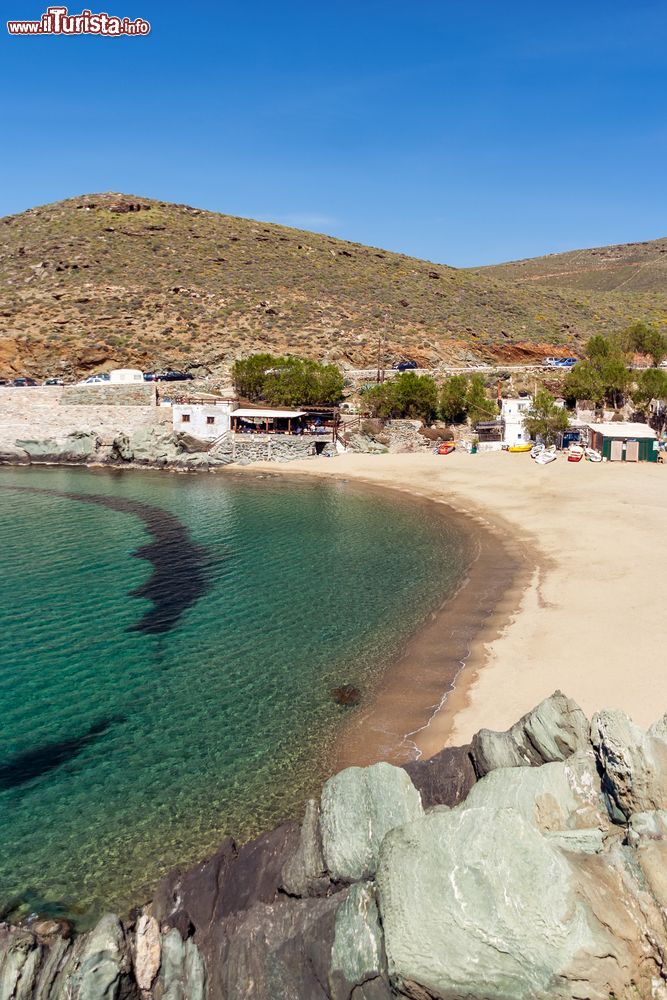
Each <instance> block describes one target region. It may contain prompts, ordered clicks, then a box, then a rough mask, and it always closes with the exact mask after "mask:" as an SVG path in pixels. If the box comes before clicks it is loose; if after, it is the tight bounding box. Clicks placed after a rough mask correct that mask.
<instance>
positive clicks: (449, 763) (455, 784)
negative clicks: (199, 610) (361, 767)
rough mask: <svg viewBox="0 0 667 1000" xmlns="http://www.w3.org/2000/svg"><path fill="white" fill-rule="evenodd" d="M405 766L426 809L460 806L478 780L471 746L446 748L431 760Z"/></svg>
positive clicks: (417, 761)
mask: <svg viewBox="0 0 667 1000" xmlns="http://www.w3.org/2000/svg"><path fill="white" fill-rule="evenodd" d="M403 767H404V768H405V770H406V771H407V772H408V774H409V775H410V778H411V779H412V783H413V785H414V786H415V788H416V789H417V791H418V792H419V793H420V795H421V798H422V805H423V806H424V809H428V808H430V807H431V806H434V805H447V806H456V805H458V804H459V802H462V801H463V799H465V797H466V795H467V794H468V792H469V791H470V789H471V788H472V786H473V785H474V784H475V782H476V781H477V775H476V774H475V768H474V767H473V765H472V758H471V756H470V744H469V743H468V744H466V746H462V747H445V749H444V750H441V751H440V753H437V754H436V755H435V756H434V757H430V758H429V759H427V760H413V761H411V762H410V763H409V764H404V765H403Z"/></svg>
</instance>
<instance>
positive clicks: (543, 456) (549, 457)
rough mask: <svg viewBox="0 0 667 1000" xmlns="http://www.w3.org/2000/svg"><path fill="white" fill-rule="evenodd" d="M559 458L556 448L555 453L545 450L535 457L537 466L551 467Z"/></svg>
mask: <svg viewBox="0 0 667 1000" xmlns="http://www.w3.org/2000/svg"><path fill="white" fill-rule="evenodd" d="M557 458H558V455H557V454H556V449H555V448H554V449H553V451H551V449H550V448H545V450H544V451H541V452H540V453H539V455H536V456H535V465H549V464H550V463H551V462H555V461H556V459H557Z"/></svg>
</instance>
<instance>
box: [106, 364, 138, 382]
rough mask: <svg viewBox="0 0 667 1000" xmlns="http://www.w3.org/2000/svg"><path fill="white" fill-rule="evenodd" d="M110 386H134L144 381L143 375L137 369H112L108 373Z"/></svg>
mask: <svg viewBox="0 0 667 1000" xmlns="http://www.w3.org/2000/svg"><path fill="white" fill-rule="evenodd" d="M109 381H110V382H111V383H112V385H134V384H135V383H137V384H139V383H142V384H143V381H144V373H143V372H142V371H140V370H139V369H138V368H114V369H113V371H111V372H109Z"/></svg>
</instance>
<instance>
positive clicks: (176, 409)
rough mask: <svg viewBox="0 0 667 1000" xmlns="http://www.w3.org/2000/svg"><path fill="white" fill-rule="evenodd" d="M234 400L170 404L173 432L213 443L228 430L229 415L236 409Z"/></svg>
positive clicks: (229, 423)
mask: <svg viewBox="0 0 667 1000" xmlns="http://www.w3.org/2000/svg"><path fill="white" fill-rule="evenodd" d="M237 406H238V403H237V401H236V400H235V399H220V400H213V399H211V400H206V401H205V402H204V401H194V400H191V401H188V402H181V403H172V406H171V422H172V426H173V428H174V431H186V432H187V433H188V434H192V435H193V436H194V437H197V438H201V439H202V440H204V441H215V439H216V438H219V437H220V435H221V434H224V433H225V432H226V431H228V430H229V429H230V426H231V421H230V414H231V413H232V412H233V411H234V410H235V409H236V408H237Z"/></svg>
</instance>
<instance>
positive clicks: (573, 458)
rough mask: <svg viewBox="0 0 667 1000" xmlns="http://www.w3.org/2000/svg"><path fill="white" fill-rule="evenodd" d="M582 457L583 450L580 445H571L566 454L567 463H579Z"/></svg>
mask: <svg viewBox="0 0 667 1000" xmlns="http://www.w3.org/2000/svg"><path fill="white" fill-rule="evenodd" d="M583 457H584V449H583V448H582V447H581V445H580V444H571V445H570V448H569V451H568V453H567V460H568V462H580V461H581V460H582V458H583Z"/></svg>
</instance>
